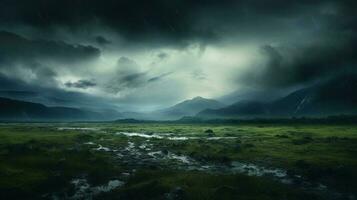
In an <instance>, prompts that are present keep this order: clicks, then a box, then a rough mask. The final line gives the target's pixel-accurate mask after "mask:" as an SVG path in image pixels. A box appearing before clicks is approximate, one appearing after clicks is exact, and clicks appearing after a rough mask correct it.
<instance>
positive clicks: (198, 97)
mask: <svg viewBox="0 0 357 200" xmlns="http://www.w3.org/2000/svg"><path fill="white" fill-rule="evenodd" d="M191 100H208V99H206V98H203V97H201V96H197V97H194V98H192V99H191Z"/></svg>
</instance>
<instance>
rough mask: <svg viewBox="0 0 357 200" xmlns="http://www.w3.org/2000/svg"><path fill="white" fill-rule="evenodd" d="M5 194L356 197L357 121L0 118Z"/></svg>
mask: <svg viewBox="0 0 357 200" xmlns="http://www.w3.org/2000/svg"><path fill="white" fill-rule="evenodd" d="M0 138H1V139H0V160H1V162H0V199H259V200H260V199H272V200H276V199H304V200H306V199H356V198H357V189H356V188H357V126H355V125H303V124H300V125H299V124H296V125H284V124H269V125H267V124H254V125H253V124H249V125H245V124H241V125H210V124H193V125H187V124H186V125H183V124H115V123H99V124H95V123H82V124H80V123H68V124H65V123H62V124H61V123H53V124H1V125H0Z"/></svg>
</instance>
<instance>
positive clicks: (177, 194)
mask: <svg viewBox="0 0 357 200" xmlns="http://www.w3.org/2000/svg"><path fill="white" fill-rule="evenodd" d="M165 197H166V199H170V200H181V199H186V198H185V197H186V194H185V191H184V190H183V189H182V188H181V187H175V188H174V189H172V190H171V191H170V192H169V193H166V194H165Z"/></svg>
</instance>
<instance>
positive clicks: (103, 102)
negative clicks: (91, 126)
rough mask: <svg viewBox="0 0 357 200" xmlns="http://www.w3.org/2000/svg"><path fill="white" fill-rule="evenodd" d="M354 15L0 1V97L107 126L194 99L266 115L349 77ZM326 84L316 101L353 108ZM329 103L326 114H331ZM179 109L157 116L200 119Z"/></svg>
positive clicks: (278, 3) (182, 4)
mask: <svg viewBox="0 0 357 200" xmlns="http://www.w3.org/2000/svg"><path fill="white" fill-rule="evenodd" d="M356 8H357V3H356V1H352V0H341V1H325V0H318V1H290V2H286V1H282V0H275V1H264V2H262V1H257V0H249V1H248V0H223V1H213V0H205V1H202V0H198V1H189V0H180V1H164V0H158V1H157V0H155V1H143V0H134V1H133V0H130V1H129V0H121V1H112V0H102V1H95V0H75V1H73V0H62V1H43V0H32V1H28V0H0V96H1V97H3V98H8V99H12V100H20V101H25V102H31V103H39V104H42V105H44V106H47V107H67V108H72V109H79V110H81V111H90V112H106V111H110V112H112V113H120V114H118V116H122V114H121V113H127V114H128V113H131V114H133V113H139V115H140V113H156V114H157V113H158V112H161V113H162V111H163V110H164V109H166V108H169V107H171V106H173V105H175V104H177V103H179V102H182V101H185V100H189V99H193V98H194V97H197V96H202V97H204V98H207V99H216V100H217V102H216V103H217V105H222V104H226V105H230V104H234V105H236V106H238V105H239V106H240V107H242V108H241V109H243V110H244V109H249V106H252V107H254V109H259V108H260V107H261V108H262V109H263V110H266V107H265V104H267V103H268V104H269V103H271V102H274V101H279V99H281V98H284V97H286V96H287V95H289V94H291V93H292V92H294V91H299V90H301V89H302V90H304V88H314V87H318V86H317V85H319V84H321V83H323V82H326V81H328V80H342V79H339V78H338V77H343V76H348V77H352V78H350V79H353V78H354V77H356V72H357V66H356V65H357V34H356V32H357V28H356V27H357V15H356V14H355V10H356ZM336 85H338V83H337V84H330V85H329V84H326V85H325V87H326V88H324V89H321V95H320V96H321V98H323V99H326V98H330V97H331V96H333V98H337V97H338V96H339V97H338V98H346V99H347V100H350V101H354V100H355V98H354V97H350V96H344V97H341V96H340V95H344V93H334V94H330V95H325V93H323V92H322V91H337V90H335V87H337V86H336ZM338 87H340V88H352V89H357V88H355V87H356V85H355V84H354V83H353V82H346V83H344V84H343V85H341V86H338ZM314 91H315V90H314ZM319 91H320V90H319ZM327 93H328V92H327ZM316 101H317V100H316ZM321 101H322V100H321ZM338 101H339V100H332V99H330V101H328V102H331V104H326V105H324V109H326V110H329V112H325V114H331V113H336V114H338V113H339V112H337V111H338V109H337V108H332V107H333V106H335V105H336V104H333V105H332V102H333V103H336V102H338ZM244 102H245V103H244ZM253 102H256V103H253ZM258 102H259V103H258ZM246 104H247V105H246ZM258 104H259V105H258ZM261 104H264V106H263V105H261ZM243 105H244V106H243ZM311 105H313V106H312V107H314V106H315V107H316V106H317V104H311ZM319 105H320V104H319ZM351 105H355V104H351ZM330 106H331V109H330ZM203 107H204V108H203V109H202V110H204V109H207V108H210V109H218V108H220V107H206V106H203ZM325 107H329V108H325ZM306 109H307V108H306ZM316 109H317V108H316ZM321 109H322V108H321ZM184 110H185V111H182V110H180V111H178V110H174V111H173V110H170V111H168V110H166V111H167V112H166V111H165V112H166V113H169V112H175V113H176V114H177V112H180V113H179V114H177V115H176V114H175V117H168V118H170V119H173V118H177V117H178V116H182V115H195V114H197V113H198V112H200V111H202V110H201V107H200V106H193V107H192V108H185V109H184ZM268 110H269V112H270V110H271V109H268ZM331 110H334V112H332V111H331ZM330 111H331V112H330ZM335 111H336V112H335ZM342 111H343V112H345V111H346V108H343V109H342V108H341V112H342ZM304 112H305V111H304ZM309 112H315V111H313V108H311V109H310V108H309V111H308V110H306V112H305V113H306V114H309ZM316 112H317V111H316ZM310 114H311V113H310ZM321 114H323V113H321ZM98 116H101V115H98ZM132 116H133V115H132ZM128 117H130V115H129V114H128ZM100 118H101V117H98V119H100Z"/></svg>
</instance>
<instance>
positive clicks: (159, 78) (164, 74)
mask: <svg viewBox="0 0 357 200" xmlns="http://www.w3.org/2000/svg"><path fill="white" fill-rule="evenodd" d="M170 74H172V72H168V73H163V74H161V75H159V76H155V77H152V78H150V79H149V80H148V82H155V81H159V80H161V79H163V78H164V77H166V76H169V75H170Z"/></svg>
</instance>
